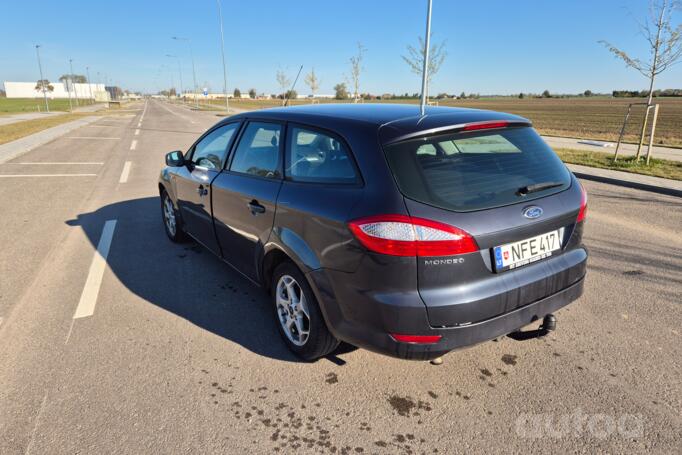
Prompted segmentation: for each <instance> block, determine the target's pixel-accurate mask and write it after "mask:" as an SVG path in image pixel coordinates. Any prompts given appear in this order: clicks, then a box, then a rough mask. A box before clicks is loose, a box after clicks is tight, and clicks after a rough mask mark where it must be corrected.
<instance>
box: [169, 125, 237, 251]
mask: <svg viewBox="0 0 682 455" xmlns="http://www.w3.org/2000/svg"><path fill="white" fill-rule="evenodd" d="M239 126H240V122H232V123H228V124H224V125H219V126H217V127H215V128H213V129H212V130H210V131H209V132H207V133H206V134H204V135H203V136H202V137H201V138H200V139H199V140H198V141H197V142H196V143H195V144H194V145H193V146H192V147H191V148H190V150H189V152H188V154H187V164H186V165H185V166H183V167H182V168H180V169H179V170H178V172H177V176H176V178H175V191H176V195H177V201H178V207H179V209H180V214H181V216H182V221H183V225H184V229H185V231H186V232H187V233H188V234H190V235H191V236H192V237H194V238H195V239H196V240H197V241H199V242H200V243H202V244H203V245H204V246H206V248H208V249H210V250H211V251H213V252H215V253H216V254H220V252H219V249H218V242H217V240H216V236H215V231H214V229H213V219H212V217H211V182H212V181H213V179H215V177H216V176H217V175H218V173H219V172H220V170H221V169H222V168H223V166H224V164H225V159H226V157H227V152H228V150H229V147H230V144H231V143H232V141H233V140H234V137H235V135H236V132H237V130H238V129H239Z"/></svg>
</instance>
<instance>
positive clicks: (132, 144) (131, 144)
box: [130, 139, 137, 150]
mask: <svg viewBox="0 0 682 455" xmlns="http://www.w3.org/2000/svg"><path fill="white" fill-rule="evenodd" d="M136 148H137V140H135V139H133V142H131V143H130V150H135V149H136Z"/></svg>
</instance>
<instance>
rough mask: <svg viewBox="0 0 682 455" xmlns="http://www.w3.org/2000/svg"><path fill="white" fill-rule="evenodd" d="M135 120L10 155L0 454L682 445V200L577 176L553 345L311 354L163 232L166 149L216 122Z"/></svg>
mask: <svg viewBox="0 0 682 455" xmlns="http://www.w3.org/2000/svg"><path fill="white" fill-rule="evenodd" d="M138 108H139V110H138V111H137V112H136V113H135V114H129V115H127V116H126V115H125V114H124V115H122V116H119V117H105V118H102V119H101V120H99V121H97V122H96V123H94V124H93V125H90V126H87V127H83V128H81V129H79V130H75V131H72V132H70V133H69V134H68V135H66V136H64V137H62V138H60V139H57V140H55V141H53V142H51V143H49V144H47V145H44V146H42V147H39V148H38V149H35V150H33V151H32V152H29V153H27V154H25V155H23V156H20V157H18V158H15V159H14V160H12V161H11V162H9V163H6V164H2V165H0V194H2V198H0V214H1V215H0V238H1V239H2V248H0V453H2V454H15V453H19V454H25V453H31V454H42V453H50V454H59V453H96V454H99V453H135V454H140V453H169V454H170V453H217V452H221V453H245V452H247V451H248V452H250V453H273V452H275V451H279V452H281V453H285V452H286V453H289V452H293V451H297V452H301V453H307V452H325V453H390V454H395V453H408V454H411V453H462V452H473V451H485V452H509V451H513V452H529V451H531V450H532V451H534V452H542V451H545V452H549V451H552V452H569V451H570V452H596V451H607V452H620V453H624V452H627V453H645V452H646V453H651V452H655V453H680V452H681V451H682V417H681V416H680V409H681V407H682V381H681V380H680V378H681V377H682V367H681V365H682V333H681V332H682V307H681V305H680V303H681V301H682V236H681V235H680V227H681V226H682V199H679V198H673V197H666V196H661V195H655V194H651V193H646V192H642V191H637V190H629V189H624V188H619V187H614V186H608V185H604V184H597V183H591V182H585V186H586V188H587V190H588V192H589V195H590V199H589V204H590V205H589V213H588V222H587V228H586V239H585V240H586V243H587V245H588V247H589V248H590V252H591V258H590V265H589V275H588V279H587V284H586V292H585V295H584V296H583V297H582V298H581V299H580V300H579V301H577V302H575V303H574V304H573V305H572V306H570V307H568V308H566V309H563V310H562V311H560V312H558V313H557V317H558V330H557V331H556V332H553V333H552V334H550V335H549V336H547V337H545V338H542V339H530V340H525V341H517V340H514V339H511V338H503V339H501V340H500V341H499V342H489V343H485V344H482V345H479V346H476V347H474V348H471V349H467V350H464V351H459V352H454V353H451V354H450V355H448V356H446V357H445V363H444V364H443V365H441V366H433V365H430V364H429V363H426V362H407V361H400V360H396V359H391V358H387V357H383V356H380V355H376V354H372V353H370V352H367V351H364V350H358V349H353V348H351V347H349V346H343V347H342V349H340V350H339V352H337V353H336V355H335V356H332V357H330V358H328V359H323V360H320V361H318V362H316V363H312V364H308V363H301V362H298V361H297V360H296V359H295V358H294V357H293V356H292V355H290V354H289V353H288V351H287V350H286V349H285V347H284V345H283V344H282V342H281V341H280V339H279V337H278V334H277V333H276V329H275V325H274V324H275V323H274V320H273V318H272V314H271V310H270V306H269V305H270V303H269V299H268V298H267V296H265V295H264V294H263V293H262V292H261V291H260V290H259V289H257V288H255V287H254V286H253V285H251V284H249V283H248V282H246V281H245V280H244V279H242V278H240V277H239V276H238V275H237V274H236V273H235V272H233V271H232V270H231V269H230V268H229V267H228V266H226V265H224V264H223V263H221V262H220V261H219V260H218V259H216V258H214V257H213V256H211V255H210V254H209V253H208V252H206V251H205V250H203V249H202V248H201V247H199V246H196V245H194V244H192V243H189V244H186V245H180V246H179V245H174V244H171V243H170V242H169V241H168V240H167V239H166V237H165V235H164V232H163V227H162V224H161V217H160V209H159V201H158V196H157V194H158V193H157V183H156V181H157V176H158V172H159V169H160V168H161V166H162V160H163V155H164V153H165V152H167V151H170V150H176V149H183V148H186V147H187V146H188V145H189V144H190V143H191V142H192V141H193V139H194V138H196V137H197V136H198V135H199V134H200V133H201V132H202V131H204V129H205V128H207V127H208V126H210V125H211V124H212V123H214V122H215V121H217V120H218V119H217V117H215V115H213V114H210V113H195V112H192V111H190V110H188V109H185V108H182V107H178V106H169V105H167V104H162V103H160V102H157V101H154V102H148V103H146V104H144V103H140V104H139V105H138ZM138 125H139V128H138ZM137 129H139V132H138V133H136V130H137ZM133 144H135V145H134V146H133ZM60 163H70V164H60ZM76 163H78V164H76ZM126 163H130V164H129V165H126ZM126 169H127V171H126ZM39 175H48V176H44V177H37V176H39ZM59 175H61V176H59ZM114 220H115V223H114V222H113V221H114ZM105 226H106V228H105ZM109 240H110V242H109ZM98 246H99V250H100V251H101V252H102V254H106V253H107V252H108V256H107V260H106V262H105V261H98V260H96V259H95V260H93V258H97V257H99V256H97V255H96V253H95V251H96V249H97V248H98ZM98 277H99V278H101V279H98ZM84 289H85V291H84ZM93 290H95V291H97V292H95V293H94V298H91V299H88V298H87V296H90V297H93V292H92V291H93ZM83 295H85V296H86V297H85V298H82V296H83ZM93 303H96V305H94V306H92V304H93ZM90 313H91V315H89V316H87V314H90ZM83 315H86V316H84V317H77V318H74V316H83Z"/></svg>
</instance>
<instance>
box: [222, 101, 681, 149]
mask: <svg viewBox="0 0 682 455" xmlns="http://www.w3.org/2000/svg"><path fill="white" fill-rule="evenodd" d="M655 100H656V101H655V102H657V103H660V104H661V108H660V113H659V119H658V125H657V126H656V144H659V145H669V146H677V147H682V98H656V99H655ZM645 101H646V99H644V98H610V97H592V98H582V97H579V98H525V99H518V98H511V97H510V98H507V97H496V98H482V99H478V100H469V99H466V100H444V101H440V102H439V105H440V106H456V107H468V108H475V109H490V110H495V111H503V112H510V113H512V114H517V115H521V116H523V117H526V118H528V119H530V120H531V121H532V122H533V124H534V126H535V127H536V128H537V129H538V131H539V132H540V133H541V134H545V135H549V136H563V137H574V138H580V139H600V140H608V141H616V140H617V139H618V134H619V133H620V128H621V126H622V124H623V117H624V116H625V112H626V111H627V106H628V104H629V103H641V102H645ZM320 102H321V103H328V102H338V101H335V100H320ZM372 102H385V103H413V104H414V103H418V100H416V99H409V100H386V101H372ZM212 103H213V104H215V105H216V106H220V105H222V104H223V103H224V101H220V100H212ZM308 103H309V101H307V100H292V101H291V102H290V104H292V105H298V104H308ZM280 105H281V101H280V100H230V106H233V107H235V108H240V109H261V108H266V107H273V106H280ZM643 114H644V107H643V106H635V107H633V110H632V115H631V117H630V122H629V126H628V128H627V130H626V134H625V141H626V142H636V141H637V140H638V137H639V129H640V128H641V121H642V118H643Z"/></svg>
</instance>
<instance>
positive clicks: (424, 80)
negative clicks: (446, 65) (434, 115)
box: [419, 0, 431, 117]
mask: <svg viewBox="0 0 682 455" xmlns="http://www.w3.org/2000/svg"><path fill="white" fill-rule="evenodd" d="M426 5H427V6H426V38H425V39H424V53H423V56H424V66H423V67H422V96H421V102H420V103H419V115H420V116H421V117H423V116H424V115H425V114H426V90H428V87H427V81H428V74H427V73H428V71H429V45H430V43H431V0H426Z"/></svg>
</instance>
